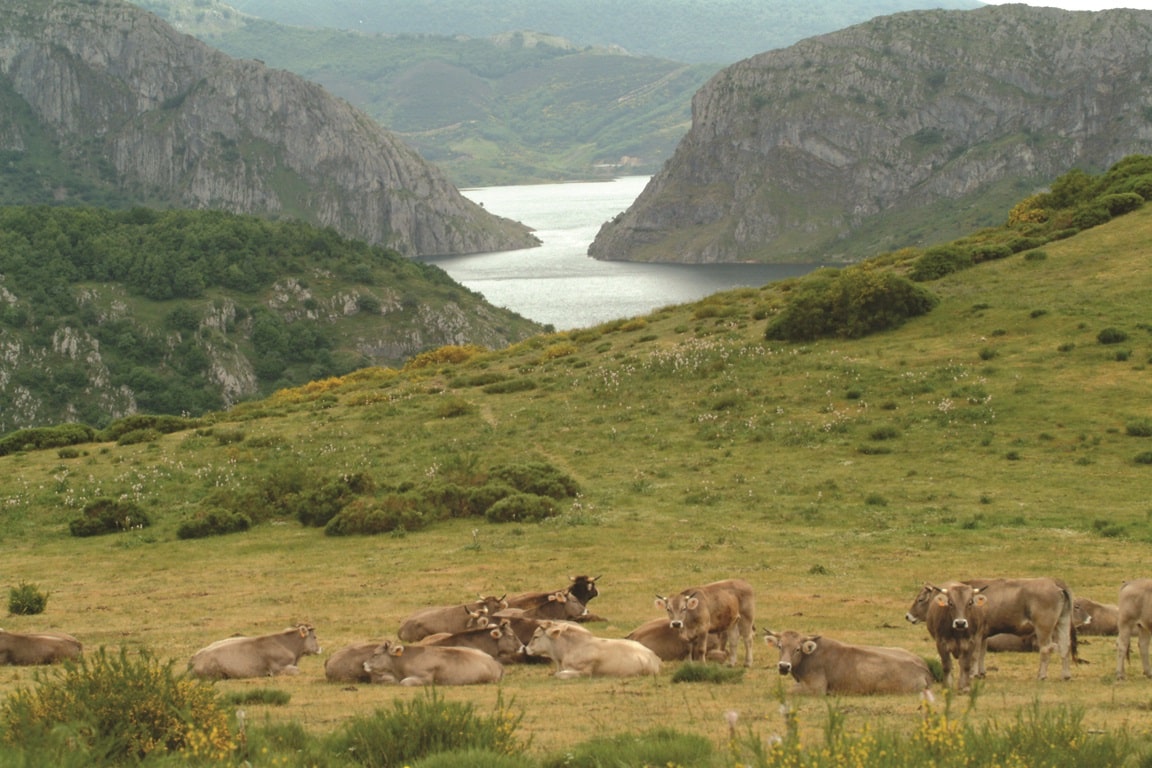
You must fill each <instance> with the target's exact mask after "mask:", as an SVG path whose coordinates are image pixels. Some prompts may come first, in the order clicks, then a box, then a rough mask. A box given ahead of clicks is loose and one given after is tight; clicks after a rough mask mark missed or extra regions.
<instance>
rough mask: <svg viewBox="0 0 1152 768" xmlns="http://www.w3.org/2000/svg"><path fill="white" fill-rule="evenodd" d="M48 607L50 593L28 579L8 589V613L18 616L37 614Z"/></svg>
mask: <svg viewBox="0 0 1152 768" xmlns="http://www.w3.org/2000/svg"><path fill="white" fill-rule="evenodd" d="M47 607H48V594H47V593H46V592H41V591H40V589H39V587H37V586H36V585H35V584H29V583H28V582H26V581H22V582H20V584H19V585H18V586H15V587H12V588H11V589H9V590H8V613H11V614H14V615H16V616H35V615H36V614H39V613H44V609H45V608H47Z"/></svg>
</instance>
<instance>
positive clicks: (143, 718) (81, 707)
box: [0, 648, 235, 763]
mask: <svg viewBox="0 0 1152 768" xmlns="http://www.w3.org/2000/svg"><path fill="white" fill-rule="evenodd" d="M0 725H2V726H3V727H0V739H3V741H4V742H5V743H7V744H9V745H11V746H16V747H32V746H36V745H39V744H44V743H51V742H52V739H51V738H50V734H52V733H53V732H58V731H60V730H61V729H66V730H67V732H68V733H69V738H68V739H67V740H66V742H65V743H66V744H67V745H68V748H69V749H70V750H78V749H85V750H88V751H91V752H93V753H94V754H98V755H101V756H102V757H104V758H105V759H107V760H109V761H111V762H115V763H123V762H135V761H139V760H141V759H143V758H145V757H147V756H148V755H152V754H165V753H177V752H178V753H182V754H183V755H185V756H187V757H190V758H198V759H207V760H223V759H225V758H227V757H228V756H229V755H230V754H231V753H232V752H233V751H234V749H235V744H234V743H233V737H232V732H231V727H230V723H229V717H228V715H227V713H226V712H225V711H224V710H223V709H222V708H221V707H220V705H219V703H218V702H217V700H216V694H215V691H214V689H213V687H212V685H211V684H210V683H206V682H202V681H197V680H193V679H191V678H186V677H183V676H180V677H178V676H176V675H174V674H173V673H172V662H171V661H169V662H167V663H160V662H159V661H157V660H156V659H155V658H154V657H153V656H152V655H151V654H150V653H149V652H147V651H141V652H140V653H139V655H138V656H133V657H129V655H128V651H127V650H125V649H121V650H120V653H119V655H118V656H113V655H110V654H108V653H106V652H105V651H104V649H103V648H101V649H100V650H99V651H97V652H96V653H94V654H90V655H88V656H84V657H81V658H80V659H79V660H78V661H67V662H65V663H64V664H63V666H62V668H57V669H56V670H55V672H54V673H53V674H52V675H51V676H46V677H38V678H37V685H36V686H35V687H31V688H18V689H17V690H15V691H14V692H13V693H11V694H9V696H8V698H7V699H6V700H5V701H4V702H3V704H0ZM94 762H96V761H94ZM100 762H103V761H100Z"/></svg>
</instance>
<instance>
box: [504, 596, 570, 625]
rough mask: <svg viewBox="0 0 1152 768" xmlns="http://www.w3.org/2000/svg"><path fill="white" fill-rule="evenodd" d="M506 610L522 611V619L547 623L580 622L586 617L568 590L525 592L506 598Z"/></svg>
mask: <svg viewBox="0 0 1152 768" xmlns="http://www.w3.org/2000/svg"><path fill="white" fill-rule="evenodd" d="M507 608H508V609H511V610H519V611H522V613H521V614H520V615H521V616H523V617H524V618H528V619H544V620H548V621H580V620H581V619H583V618H585V617H586V616H587V615H588V609H587V608H585V607H584V604H583V603H582V602H580V601H579V600H578V599H576V597H575V596H574V595H572V594H571V593H570V592H569V591H568V590H562V591H558V592H525V593H524V594H522V595H516V596H515V597H510V598H508V605H507Z"/></svg>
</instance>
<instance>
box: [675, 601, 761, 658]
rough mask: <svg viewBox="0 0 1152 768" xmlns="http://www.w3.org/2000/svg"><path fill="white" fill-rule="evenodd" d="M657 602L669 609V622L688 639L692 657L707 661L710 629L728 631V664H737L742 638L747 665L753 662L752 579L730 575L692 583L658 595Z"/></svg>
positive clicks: (690, 656) (753, 604) (753, 617)
mask: <svg viewBox="0 0 1152 768" xmlns="http://www.w3.org/2000/svg"><path fill="white" fill-rule="evenodd" d="M656 606H657V607H658V608H663V609H664V610H666V611H667V612H668V626H670V627H671V628H672V629H675V630H678V631H679V632H680V637H681V638H683V639H684V642H686V643H688V647H689V652H688V660H689V661H696V660H699V661H704V660H705V658H706V657H707V648H708V633H710V632H720V633H722V634H726V635H727V642H726V643H725V647H726V649H727V651H728V660H727V663H728V666H730V667H732V666H735V665H736V657H737V648H736V643H737V639H738V638H743V640H744V666H746V667H750V666H752V635H753V633H754V632H755V628H754V626H753V621H754V620H755V616H754V614H755V598H754V596H753V594H752V585H750V584H749V583H748V582H746V581H744V580H743V579H728V580H726V581H716V582H713V583H711V584H705V585H704V586H701V587H689V588H688V589H685V590H684V591H682V592H681V593H680V594H678V595H674V596H672V597H662V596H660V595H657V596H656Z"/></svg>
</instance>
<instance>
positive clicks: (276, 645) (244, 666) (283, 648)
mask: <svg viewBox="0 0 1152 768" xmlns="http://www.w3.org/2000/svg"><path fill="white" fill-rule="evenodd" d="M311 653H320V643H319V641H317V639H316V630H315V629H314V628H313V627H312V625H311V624H298V625H296V626H295V627H289V628H288V629H285V630H284V631H283V632H277V633H275V634H271V635H260V636H259V637H229V638H226V639H224V640H217V641H216V642H214V643H212V644H211V645H209V646H207V647H205V648H201V649H200V650H199V651H197V652H196V653H195V654H193V656H192V658H191V659H190V660H189V661H188V671H189V672H190V673H191V674H192V676H193V677H203V678H209V679H225V678H242V677H267V676H272V675H298V674H300V668H299V667H297V666H296V664H297V663H298V662H299V661H300V657H301V656H304V655H307V654H311Z"/></svg>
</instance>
